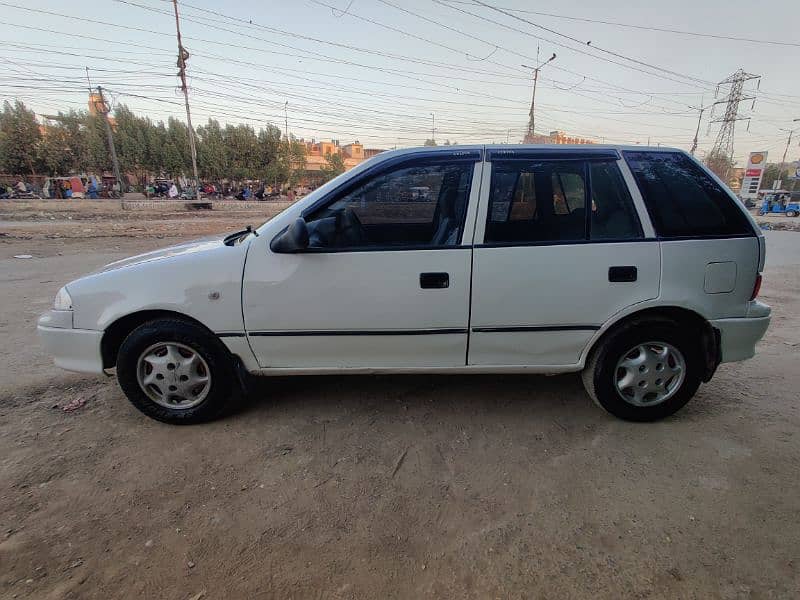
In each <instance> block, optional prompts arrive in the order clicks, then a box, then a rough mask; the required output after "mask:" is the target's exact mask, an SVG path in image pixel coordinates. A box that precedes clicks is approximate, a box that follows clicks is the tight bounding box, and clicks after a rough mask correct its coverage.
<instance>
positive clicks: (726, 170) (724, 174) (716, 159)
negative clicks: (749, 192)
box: [705, 152, 735, 183]
mask: <svg viewBox="0 0 800 600" xmlns="http://www.w3.org/2000/svg"><path fill="white" fill-rule="evenodd" d="M705 163H706V166H707V167H708V168H709V169H711V170H712V171H713V172H714V173H715V174H716V175H717V177H719V178H720V179H721V180H722V181H724V182H725V183H728V179H729V177H730V173H731V169H732V168H733V165H734V164H735V163H734V161H733V159H732V158H731V157H730V156H728V155H727V154H723V153H722V152H710V153H709V154H708V155H707V156H706V159H705Z"/></svg>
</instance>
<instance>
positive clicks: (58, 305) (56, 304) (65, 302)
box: [53, 287, 72, 310]
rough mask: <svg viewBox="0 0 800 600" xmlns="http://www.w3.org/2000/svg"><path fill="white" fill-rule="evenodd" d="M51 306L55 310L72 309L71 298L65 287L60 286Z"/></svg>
mask: <svg viewBox="0 0 800 600" xmlns="http://www.w3.org/2000/svg"><path fill="white" fill-rule="evenodd" d="M53 308H54V309H55V310H72V298H71V297H70V295H69V292H68V291H67V288H65V287H62V288H61V289H60V290H58V293H57V294H56V299H55V300H54V301H53Z"/></svg>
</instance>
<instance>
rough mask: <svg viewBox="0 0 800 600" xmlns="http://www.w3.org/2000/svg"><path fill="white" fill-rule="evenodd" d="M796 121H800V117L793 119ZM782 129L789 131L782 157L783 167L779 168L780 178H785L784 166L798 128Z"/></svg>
mask: <svg viewBox="0 0 800 600" xmlns="http://www.w3.org/2000/svg"><path fill="white" fill-rule="evenodd" d="M796 121H800V119H792V123H794V122H796ZM781 131H788V132H789V138H788V139H787V140H786V148H784V149H783V158H782V159H781V167H780V169H779V170H778V179H783V167H784V166H786V154H787V153H788V152H789V146H790V145H791V144H792V135H794V132H795V131H797V128H795V129H781Z"/></svg>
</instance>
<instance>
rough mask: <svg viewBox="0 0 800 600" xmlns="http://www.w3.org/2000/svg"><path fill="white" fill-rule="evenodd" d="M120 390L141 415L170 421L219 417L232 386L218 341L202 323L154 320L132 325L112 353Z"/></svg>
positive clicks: (235, 387) (225, 354)
mask: <svg viewBox="0 0 800 600" xmlns="http://www.w3.org/2000/svg"><path fill="white" fill-rule="evenodd" d="M117 378H118V379H119V383H120V386H121V387H122V391H123V392H125V395H126V396H127V397H128V399H129V400H130V401H131V403H133V405H134V406H135V407H136V408H138V409H139V410H140V411H142V412H143V413H144V414H146V415H148V416H149V417H152V418H154V419H157V420H159V421H164V422H166V423H174V424H190V423H199V422H203V421H209V420H211V419H214V418H215V417H217V416H219V415H220V414H221V413H222V411H223V410H225V408H226V407H227V406H228V404H229V403H230V401H231V399H232V397H233V395H234V394H235V393H236V392H237V391H238V385H237V379H236V374H235V372H234V369H233V362H232V360H231V357H230V355H229V353H228V351H227V349H226V348H225V347H224V346H223V344H222V343H221V342H220V341H219V339H217V338H216V337H215V336H214V335H213V334H211V333H209V332H208V331H206V330H205V329H203V328H202V327H200V326H198V325H196V324H194V323H191V322H189V321H183V320H180V319H156V320H153V321H149V322H147V323H144V324H143V325H140V326H139V327H137V328H136V329H134V330H133V331H132V332H131V333H130V334H129V335H128V336H127V337H126V338H125V340H124V341H123V342H122V346H121V347H120V350H119V353H118V355H117Z"/></svg>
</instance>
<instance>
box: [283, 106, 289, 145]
mask: <svg viewBox="0 0 800 600" xmlns="http://www.w3.org/2000/svg"><path fill="white" fill-rule="evenodd" d="M283 118H284V120H285V125H286V143H287V144H288V143H289V101H288V100H287V101H286V102H285V103H284V105H283Z"/></svg>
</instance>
